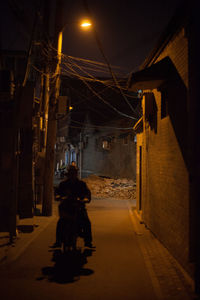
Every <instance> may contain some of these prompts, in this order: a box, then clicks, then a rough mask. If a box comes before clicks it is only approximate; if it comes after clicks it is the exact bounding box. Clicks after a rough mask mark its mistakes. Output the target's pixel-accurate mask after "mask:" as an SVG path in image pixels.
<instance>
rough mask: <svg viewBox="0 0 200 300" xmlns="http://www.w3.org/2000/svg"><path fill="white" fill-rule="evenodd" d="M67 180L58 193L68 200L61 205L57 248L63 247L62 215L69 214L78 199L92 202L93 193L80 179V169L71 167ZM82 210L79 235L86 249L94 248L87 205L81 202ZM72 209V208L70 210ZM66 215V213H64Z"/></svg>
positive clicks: (62, 183)
mask: <svg viewBox="0 0 200 300" xmlns="http://www.w3.org/2000/svg"><path fill="white" fill-rule="evenodd" d="M66 175H67V179H66V180H64V181H62V182H61V183H60V184H59V186H58V188H57V190H56V193H57V194H58V195H59V196H60V197H61V198H62V197H64V198H66V200H63V201H62V203H61V204H60V205H59V212H60V218H59V220H58V223H57V227H56V242H55V244H54V245H53V248H55V247H61V243H62V220H63V219H62V215H63V212H65V211H66V212H67V211H68V212H69V210H70V209H72V205H71V204H73V201H76V200H77V199H80V200H83V199H85V198H86V199H87V200H88V201H87V202H88V203H89V202H90V201H91V192H90V190H89V188H88V187H87V185H86V183H85V182H84V181H82V180H80V179H79V178H78V169H77V168H76V167H75V166H73V165H71V166H70V167H69V168H68V172H67V174H66ZM79 205H80V208H79V213H78V223H79V231H80V230H81V232H79V234H80V235H81V236H82V237H83V239H84V243H85V247H90V248H93V245H92V231H91V222H90V220H89V217H88V214H87V210H86V207H85V203H84V202H81V201H80V204H79ZM70 207H71V208H70ZM64 214H65V213H64Z"/></svg>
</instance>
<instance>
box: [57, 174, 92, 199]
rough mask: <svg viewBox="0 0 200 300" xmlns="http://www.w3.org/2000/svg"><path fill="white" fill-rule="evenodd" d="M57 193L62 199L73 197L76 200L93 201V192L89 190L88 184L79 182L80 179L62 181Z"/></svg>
mask: <svg viewBox="0 0 200 300" xmlns="http://www.w3.org/2000/svg"><path fill="white" fill-rule="evenodd" d="M57 193H58V194H59V195H60V196H61V197H65V196H66V197H72V198H74V199H77V198H80V199H83V198H88V200H89V201H90V200H91V192H90V190H89V188H88V187H87V185H86V183H85V182H84V181H82V180H79V179H78V178H76V179H74V180H71V179H67V180H64V181H62V182H61V183H60V184H59V187H58V189H57Z"/></svg>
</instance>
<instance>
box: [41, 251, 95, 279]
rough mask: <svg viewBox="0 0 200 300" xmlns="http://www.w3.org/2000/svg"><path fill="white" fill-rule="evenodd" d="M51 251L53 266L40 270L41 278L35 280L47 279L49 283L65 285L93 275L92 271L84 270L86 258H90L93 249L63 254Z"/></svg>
mask: <svg viewBox="0 0 200 300" xmlns="http://www.w3.org/2000/svg"><path fill="white" fill-rule="evenodd" d="M50 251H53V257H52V261H54V262H55V264H54V266H47V267H43V268H42V275H43V276H41V277H38V278H36V280H43V279H47V280H48V281H49V282H56V283H59V284H67V283H73V282H75V281H78V280H79V279H80V277H81V276H89V275H92V274H93V273H94V271H93V270H92V269H89V268H85V267H84V265H85V264H87V257H89V256H92V253H93V251H95V250H94V249H84V251H82V250H81V249H78V250H74V251H68V252H66V253H63V252H62V251H61V250H50Z"/></svg>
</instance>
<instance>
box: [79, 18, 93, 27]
mask: <svg viewBox="0 0 200 300" xmlns="http://www.w3.org/2000/svg"><path fill="white" fill-rule="evenodd" d="M80 26H81V28H83V29H89V28H90V27H91V26H92V23H91V22H90V21H89V20H83V21H82V22H81V24H80Z"/></svg>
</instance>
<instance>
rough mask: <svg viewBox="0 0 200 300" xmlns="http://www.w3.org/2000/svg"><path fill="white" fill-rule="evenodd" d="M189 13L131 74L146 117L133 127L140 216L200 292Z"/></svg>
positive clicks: (173, 22)
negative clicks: (139, 90) (140, 90)
mask: <svg viewBox="0 0 200 300" xmlns="http://www.w3.org/2000/svg"><path fill="white" fill-rule="evenodd" d="M190 8H191V7H190V6H187V5H186V4H184V5H183V6H181V8H179V10H178V11H177V13H176V15H175V16H174V17H173V18H172V20H171V22H170V23H169V25H168V27H167V28H166V31H165V32H164V33H163V35H162V37H161V38H160V40H159V42H158V44H157V45H156V47H155V48H154V50H153V51H152V53H151V54H150V55H149V57H147V59H146V60H145V62H144V64H143V65H142V66H141V69H140V71H138V72H136V73H133V74H132V77H131V79H130V88H131V89H132V90H137V89H142V91H143V99H142V108H143V117H142V118H141V119H140V120H139V121H138V123H137V124H136V125H135V126H134V129H135V132H136V133H137V167H136V177H137V210H138V212H139V214H140V215H141V218H142V219H143V221H144V223H145V224H146V225H147V227H149V228H150V230H151V231H152V232H153V233H154V234H155V235H156V236H157V238H158V239H159V240H160V241H161V242H162V243H163V244H164V245H165V246H166V248H167V249H168V250H169V251H170V252H171V253H172V254H173V256H174V257H175V258H176V259H177V261H178V262H179V263H180V264H181V265H182V266H183V267H184V269H185V270H186V271H187V272H188V273H189V274H190V275H191V276H192V277H193V278H194V279H195V282H196V290H198V289H199V254H198V253H197V252H198V249H199V242H198V240H199V238H198V234H197V231H198V230H199V221H198V219H199V218H198V215H197V214H198V213H199V210H198V209H199V205H198V200H197V198H198V193H199V192H198V191H197V186H196V184H195V183H194V182H196V180H197V178H198V177H197V176H198V175H197V174H198V164H197V165H196V167H195V165H194V161H196V162H197V161H198V157H197V156H196V155H197V153H196V152H195V151H196V150H195V147H194V144H195V139H198V137H197V135H196V136H194V130H195V132H196V133H197V124H198V122H197V119H195V118H196V111H195V110H194V107H195V103H197V98H195V90H196V88H197V86H196V84H195V82H196V81H195V79H194V78H196V75H197V73H196V71H194V57H196V58H197V57H198V56H197V52H196V51H194V48H193V46H194V42H195V40H196V38H197V35H196V33H197V27H196V24H197V23H196V22H194V19H193V18H192V17H191V16H192V15H193V14H192V12H191V11H190V10H189V9H190ZM192 57H193V60H191V58H192ZM197 61H198V60H197ZM191 91H192V92H191ZM192 94H193V95H194V97H191V95H192ZM196 108H198V105H197V106H196ZM192 120H193V121H192ZM194 124H195V125H194ZM198 134H199V133H198ZM196 142H197V140H196ZM196 145H198V142H197V144H196ZM192 178H194V181H193V180H192Z"/></svg>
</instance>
